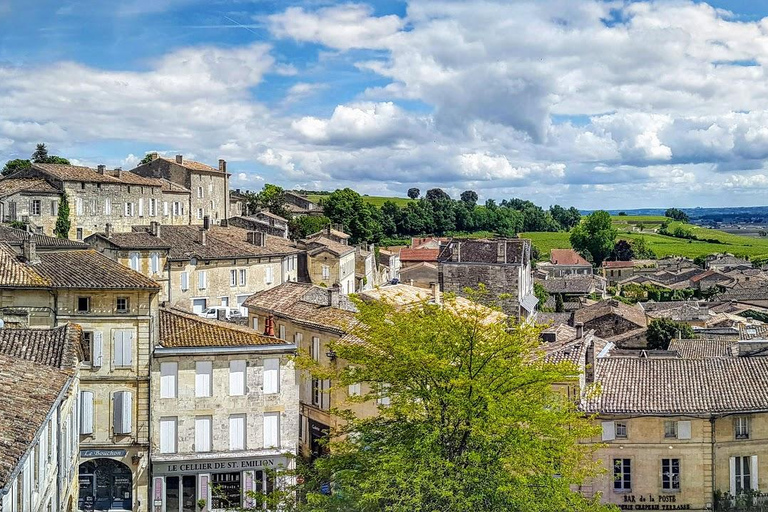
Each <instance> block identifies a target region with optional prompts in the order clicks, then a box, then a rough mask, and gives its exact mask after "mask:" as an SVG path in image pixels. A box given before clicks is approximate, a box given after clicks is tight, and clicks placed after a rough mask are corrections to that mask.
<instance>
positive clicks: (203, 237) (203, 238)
mask: <svg viewBox="0 0 768 512" xmlns="http://www.w3.org/2000/svg"><path fill="white" fill-rule="evenodd" d="M207 235H208V232H207V231H206V230H205V229H200V231H198V234H197V241H198V242H200V245H206V244H207V243H208V236H207Z"/></svg>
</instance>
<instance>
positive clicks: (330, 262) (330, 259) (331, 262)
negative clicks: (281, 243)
mask: <svg viewBox="0 0 768 512" xmlns="http://www.w3.org/2000/svg"><path fill="white" fill-rule="evenodd" d="M328 231H331V233H329V232H325V233H321V234H316V235H313V236H312V237H311V238H308V239H306V240H302V241H300V242H299V247H300V248H302V249H304V250H305V251H306V258H305V262H306V263H305V265H306V276H307V278H308V280H309V281H310V282H312V283H313V284H317V285H321V286H325V287H328V288H330V287H334V286H337V287H339V289H340V290H341V293H344V294H347V293H354V291H355V284H356V283H355V265H356V263H355V248H354V247H352V246H349V245H347V244H346V239H344V238H340V237H338V236H336V235H335V234H334V233H332V231H334V230H331V229H330V228H328ZM342 234H343V233H342ZM330 237H333V238H330ZM339 240H343V242H340V241H339Z"/></svg>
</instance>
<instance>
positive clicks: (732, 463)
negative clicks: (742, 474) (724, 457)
mask: <svg viewBox="0 0 768 512" xmlns="http://www.w3.org/2000/svg"><path fill="white" fill-rule="evenodd" d="M728 463H729V465H730V469H731V496H736V457H729V459H728Z"/></svg>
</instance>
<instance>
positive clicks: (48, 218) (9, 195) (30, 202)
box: [0, 178, 61, 234]
mask: <svg viewBox="0 0 768 512" xmlns="http://www.w3.org/2000/svg"><path fill="white" fill-rule="evenodd" d="M60 196H61V191H60V190H58V189H56V188H54V187H53V186H52V185H51V184H50V183H48V182H47V181H46V180H44V179H42V178H38V179H34V178H32V179H26V178H16V179H14V178H5V179H0V220H1V221H2V222H26V223H27V224H28V225H29V226H30V227H31V228H32V230H33V231H35V232H42V233H48V234H50V233H53V229H54V227H55V225H56V218H57V215H58V211H59V201H60Z"/></svg>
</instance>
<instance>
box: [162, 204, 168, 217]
mask: <svg viewBox="0 0 768 512" xmlns="http://www.w3.org/2000/svg"><path fill="white" fill-rule="evenodd" d="M163 215H164V216H165V217H167V216H168V201H163Z"/></svg>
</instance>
